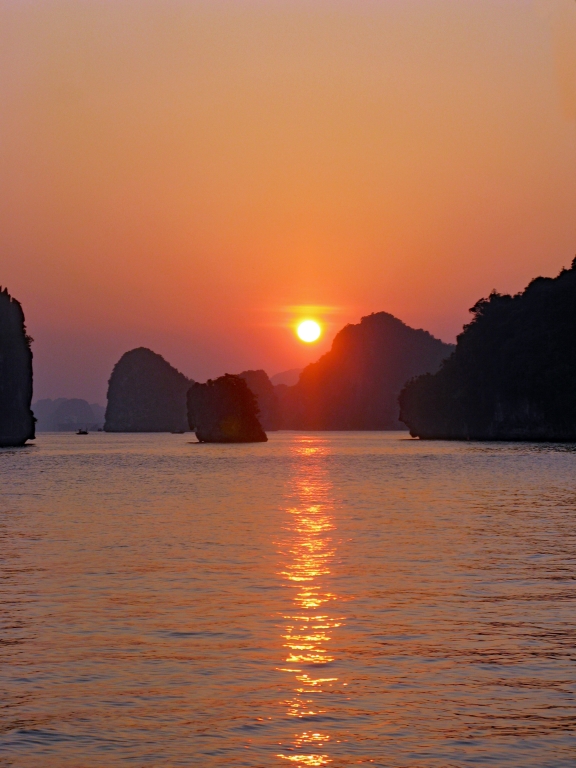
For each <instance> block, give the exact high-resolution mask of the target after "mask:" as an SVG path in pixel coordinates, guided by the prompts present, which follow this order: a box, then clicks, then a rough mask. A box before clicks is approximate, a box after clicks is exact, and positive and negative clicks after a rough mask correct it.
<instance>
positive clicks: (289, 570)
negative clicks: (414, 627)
mask: <svg viewBox="0 0 576 768" xmlns="http://www.w3.org/2000/svg"><path fill="white" fill-rule="evenodd" d="M324 442H325V441H324V440H323V439H322V438H302V439H301V440H300V441H298V442H297V443H296V446H295V449H294V450H295V453H296V454H297V457H298V462H299V464H300V466H301V471H299V472H298V475H297V477H296V479H295V482H294V496H295V500H296V505H295V506H293V507H290V508H289V509H288V510H287V511H288V513H289V516H290V519H289V520H288V523H287V525H286V531H287V533H288V536H287V537H286V538H285V539H284V540H283V547H282V549H283V554H284V555H285V556H287V557H288V558H289V559H288V562H287V565H286V566H285V570H283V571H282V573H281V575H282V576H283V577H284V578H285V579H286V586H287V588H289V589H292V590H293V596H292V604H293V608H292V610H291V611H290V612H289V613H288V614H286V615H284V616H283V618H284V619H285V621H286V626H285V628H286V633H285V634H284V635H283V641H284V642H283V645H284V647H285V648H286V649H287V654H286V657H285V659H286V666H284V667H282V668H281V671H283V672H289V673H291V674H293V675H294V683H295V688H294V695H293V696H292V697H291V698H290V699H288V700H287V701H285V702H284V703H285V705H286V706H287V714H288V715H289V716H290V717H293V718H295V719H300V720H306V721H310V723H311V726H312V727H310V728H309V729H307V730H299V731H298V732H297V733H296V734H295V738H294V741H293V742H292V744H290V745H289V746H288V745H287V746H285V747H284V751H283V752H282V753H280V754H278V757H280V758H283V759H284V760H289V761H291V762H292V763H294V764H296V765H300V766H308V765H312V766H321V765H328V764H329V763H331V762H332V760H331V759H330V758H329V756H328V755H327V754H323V752H324V751H325V749H326V746H327V743H328V741H329V740H330V736H329V735H328V734H326V733H322V732H320V731H318V730H316V729H315V728H314V727H313V722H314V720H315V719H317V718H318V719H321V718H322V715H323V714H324V713H325V711H326V709H325V706H326V702H325V701H323V699H324V700H325V699H326V695H327V694H328V695H329V694H330V693H333V692H334V691H333V687H334V684H335V683H336V682H337V678H336V677H332V676H331V675H330V673H329V672H328V671H327V670H326V666H327V665H329V664H330V663H331V662H333V661H334V656H333V655H332V652H331V650H330V640H331V636H332V632H333V630H335V629H336V628H337V627H339V626H341V624H342V621H343V618H342V617H341V616H337V615H336V614H335V613H334V606H335V604H336V601H337V600H338V596H337V595H335V594H333V593H332V592H330V590H329V587H328V585H327V583H326V582H327V580H328V577H329V575H330V572H331V570H330V566H331V563H332V561H333V559H334V555H335V543H334V540H333V538H332V532H333V531H334V529H335V525H334V519H333V516H332V514H331V511H332V506H333V505H332V501H331V498H330V490H331V485H330V483H329V481H328V479H327V477H326V470H325V469H324V468H323V467H322V465H321V463H320V462H319V459H321V458H322V457H323V456H324V455H325V452H326V448H325V447H324ZM339 685H346V683H342V682H341V681H340V683H339Z"/></svg>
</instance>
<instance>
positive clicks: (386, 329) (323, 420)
mask: <svg viewBox="0 0 576 768" xmlns="http://www.w3.org/2000/svg"><path fill="white" fill-rule="evenodd" d="M452 349H453V346H452V345H450V344H444V343H443V342H442V341H440V340H439V339H435V338H434V337H433V336H431V335H430V334H429V333H427V332H426V331H422V330H415V329H414V328H410V327H409V326H407V325H405V324H404V323H403V322H402V321H401V320H398V319H397V318H395V317H393V316H392V315H390V314H388V313H386V312H379V313H377V314H373V315H369V316H368V317H363V318H362V320H361V321H360V323H359V324H358V325H347V326H346V327H345V328H343V329H342V330H341V331H340V333H338V334H337V336H336V337H335V339H334V343H333V344H332V349H331V350H330V352H328V353H327V354H326V355H324V356H323V357H321V358H320V360H318V362H316V363H313V364H312V365H309V366H308V367H307V368H305V369H304V370H303V371H302V374H301V375H300V379H299V381H298V383H297V384H296V385H294V386H292V387H287V386H285V385H279V386H277V387H276V388H275V389H276V393H277V396H278V398H279V400H280V407H281V412H282V426H283V427H284V428H286V429H338V430H340V429H341V430H350V429H359V430H368V429H403V428H404V425H403V424H401V423H400V422H399V420H398V402H397V400H398V394H399V392H400V390H401V388H402V386H403V385H404V384H405V382H406V381H407V380H408V379H410V378H412V377H413V376H415V375H417V374H419V373H424V372H426V371H436V370H438V368H439V366H440V363H441V362H442V360H443V359H444V358H445V357H447V356H448V355H449V354H450V353H451V351H452Z"/></svg>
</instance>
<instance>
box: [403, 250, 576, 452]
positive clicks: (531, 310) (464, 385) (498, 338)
mask: <svg viewBox="0 0 576 768" xmlns="http://www.w3.org/2000/svg"><path fill="white" fill-rule="evenodd" d="M470 311H471V312H472V314H473V319H472V321H471V322H470V323H469V324H468V325H466V326H465V327H464V330H463V332H462V333H461V334H460V336H459V337H458V344H457V346H456V350H455V351H454V353H453V354H452V355H451V357H450V358H448V360H446V361H445V362H444V363H443V365H442V367H441V369H440V370H439V371H438V372H437V373H435V374H427V375H424V376H420V377H418V378H416V379H414V380H413V381H410V382H409V383H408V384H407V385H406V386H405V387H404V389H403V390H402V393H401V395H400V399H399V402H400V418H401V419H402V421H403V422H404V423H405V424H406V425H407V426H408V427H409V429H410V433H411V434H412V436H414V437H420V438H425V439H445V440H530V441H552V442H558V441H570V442H572V441H576V389H575V386H576V259H574V261H573V262H572V266H571V268H570V269H563V270H562V271H561V272H560V274H559V275H558V276H557V277H555V278H544V277H537V278H536V279H535V280H533V281H532V282H531V283H530V284H529V285H528V287H527V288H526V289H525V290H524V291H523V292H521V293H518V294H516V295H515V296H510V295H506V294H500V293H496V292H493V293H492V294H490V296H489V297H488V298H485V299H481V300H480V301H478V302H477V303H476V304H475V305H474V306H473V307H472V309H471V310H470Z"/></svg>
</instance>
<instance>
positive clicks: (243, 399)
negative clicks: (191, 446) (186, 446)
mask: <svg viewBox="0 0 576 768" xmlns="http://www.w3.org/2000/svg"><path fill="white" fill-rule="evenodd" d="M187 402H188V421H189V424H190V429H192V430H194V432H195V433H196V437H197V438H198V440H199V441H200V442H201V443H263V442H266V440H267V439H268V438H267V437H266V433H265V432H264V430H263V429H262V426H261V424H260V422H259V421H258V405H257V401H256V397H255V395H254V394H253V393H252V392H251V391H250V389H249V387H248V384H247V383H246V381H245V380H244V378H242V377H240V376H232V375H230V374H225V375H224V376H220V377H219V378H218V379H215V380H213V381H212V380H211V379H209V380H208V381H207V382H206V384H193V385H192V386H191V387H190V389H189V391H188V398H187Z"/></svg>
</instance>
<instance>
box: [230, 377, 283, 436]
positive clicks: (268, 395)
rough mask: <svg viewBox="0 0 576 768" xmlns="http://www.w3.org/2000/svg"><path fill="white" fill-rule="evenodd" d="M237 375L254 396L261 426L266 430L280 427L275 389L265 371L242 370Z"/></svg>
mask: <svg viewBox="0 0 576 768" xmlns="http://www.w3.org/2000/svg"><path fill="white" fill-rule="evenodd" d="M238 376H240V378H241V379H244V381H245V382H246V384H248V387H249V389H250V391H251V392H252V394H254V395H255V397H256V402H257V403H258V409H259V415H258V419H259V421H260V423H261V424H262V426H263V428H264V429H265V430H266V431H267V432H272V431H274V430H277V429H280V427H281V425H282V414H281V413H280V403H279V401H278V396H277V395H276V390H275V388H274V386H273V384H272V382H271V380H270V379H269V378H268V374H267V373H266V371H263V370H258V371H242V373H239V374H238Z"/></svg>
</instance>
